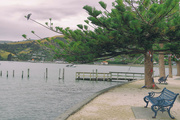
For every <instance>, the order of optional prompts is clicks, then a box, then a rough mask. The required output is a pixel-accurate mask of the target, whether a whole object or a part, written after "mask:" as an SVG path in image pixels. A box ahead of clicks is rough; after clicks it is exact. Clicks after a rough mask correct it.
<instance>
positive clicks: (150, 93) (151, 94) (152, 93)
mask: <svg viewBox="0 0 180 120" xmlns="http://www.w3.org/2000/svg"><path fill="white" fill-rule="evenodd" d="M160 93H161V92H149V93H148V94H149V96H150V97H154V96H155V94H160Z"/></svg>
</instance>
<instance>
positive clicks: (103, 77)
mask: <svg viewBox="0 0 180 120" xmlns="http://www.w3.org/2000/svg"><path fill="white" fill-rule="evenodd" d="M143 78H144V73H133V72H109V73H98V72H97V71H96V72H76V80H97V81H116V80H128V81H131V80H135V79H143Z"/></svg>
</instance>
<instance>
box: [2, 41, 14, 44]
mask: <svg viewBox="0 0 180 120" xmlns="http://www.w3.org/2000/svg"><path fill="white" fill-rule="evenodd" d="M11 42H13V41H0V44H5V43H11Z"/></svg>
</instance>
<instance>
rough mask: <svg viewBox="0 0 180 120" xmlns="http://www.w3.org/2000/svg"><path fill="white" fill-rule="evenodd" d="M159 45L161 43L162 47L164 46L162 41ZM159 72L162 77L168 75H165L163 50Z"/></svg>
mask: <svg viewBox="0 0 180 120" xmlns="http://www.w3.org/2000/svg"><path fill="white" fill-rule="evenodd" d="M159 45H160V47H161V48H163V44H162V43H160V44H159ZM159 74H160V75H159V76H160V77H165V76H166V75H165V65H164V54H163V52H161V53H160V54H159Z"/></svg>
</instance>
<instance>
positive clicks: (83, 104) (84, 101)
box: [55, 80, 138, 120]
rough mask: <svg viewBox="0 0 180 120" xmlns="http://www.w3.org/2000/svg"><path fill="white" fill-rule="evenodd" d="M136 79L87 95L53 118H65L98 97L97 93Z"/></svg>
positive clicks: (63, 119)
mask: <svg viewBox="0 0 180 120" xmlns="http://www.w3.org/2000/svg"><path fill="white" fill-rule="evenodd" d="M136 81H138V80H133V81H130V82H127V83H124V84H118V85H115V86H112V87H109V88H106V89H103V90H101V91H98V92H96V93H95V94H93V95H92V96H90V97H88V98H87V99H85V100H83V101H81V102H80V103H78V104H76V105H74V106H73V107H71V108H70V109H68V110H67V111H65V112H64V113H63V114H61V115H60V116H59V117H57V118H56V119H55V120H66V119H67V118H68V117H69V116H71V115H73V114H74V113H76V112H77V111H79V110H80V109H81V108H82V107H84V106H85V105H87V104H88V103H89V102H91V101H92V100H93V99H95V98H96V97H98V96H99V95H101V94H103V93H106V92H108V91H109V90H111V89H113V88H116V87H120V86H122V85H125V84H129V83H132V82H136Z"/></svg>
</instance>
